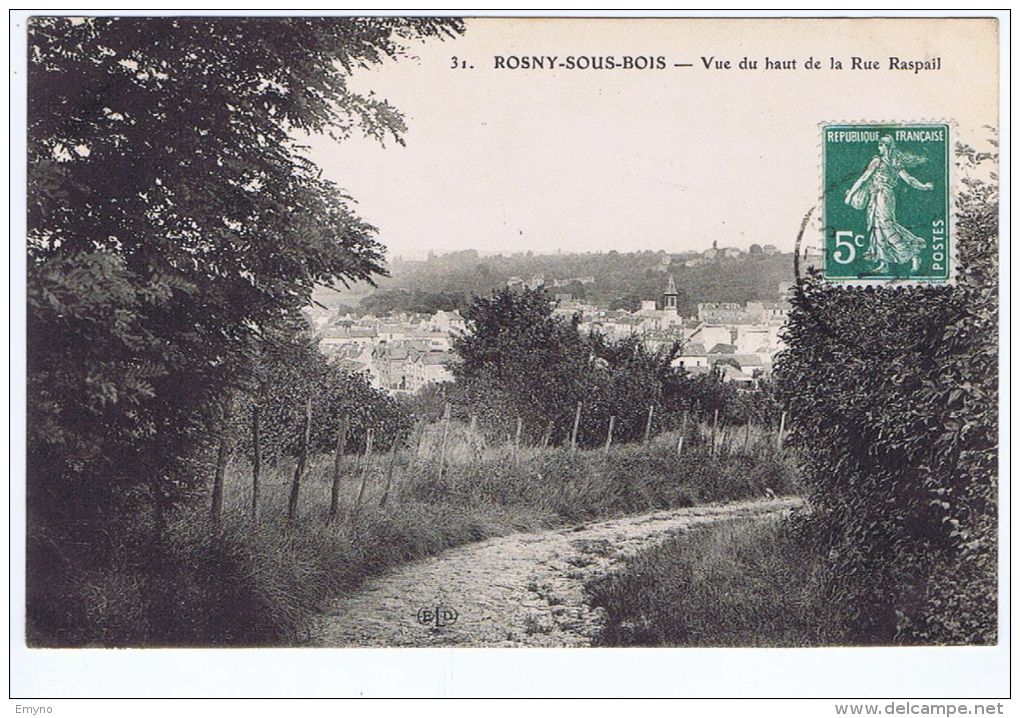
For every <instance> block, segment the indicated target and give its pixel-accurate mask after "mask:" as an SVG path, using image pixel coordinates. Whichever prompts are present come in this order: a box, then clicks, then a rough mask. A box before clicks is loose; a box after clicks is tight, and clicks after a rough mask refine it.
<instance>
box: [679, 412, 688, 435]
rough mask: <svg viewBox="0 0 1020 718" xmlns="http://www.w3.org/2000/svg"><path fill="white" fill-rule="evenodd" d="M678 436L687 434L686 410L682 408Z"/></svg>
mask: <svg viewBox="0 0 1020 718" xmlns="http://www.w3.org/2000/svg"><path fill="white" fill-rule="evenodd" d="M680 436H687V410H686V409H684V413H683V418H681V419H680Z"/></svg>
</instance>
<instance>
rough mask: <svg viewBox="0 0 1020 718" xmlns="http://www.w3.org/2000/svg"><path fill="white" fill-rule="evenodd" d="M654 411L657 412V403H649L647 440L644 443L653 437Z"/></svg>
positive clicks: (646, 426) (646, 429)
mask: <svg viewBox="0 0 1020 718" xmlns="http://www.w3.org/2000/svg"><path fill="white" fill-rule="evenodd" d="M654 413H655V404H649V405H648V420H647V421H645V442H644V443H646V444H647V443H648V440H649V439H650V438H651V437H652V415H653V414H654Z"/></svg>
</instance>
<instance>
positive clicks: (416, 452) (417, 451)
mask: <svg viewBox="0 0 1020 718" xmlns="http://www.w3.org/2000/svg"><path fill="white" fill-rule="evenodd" d="M427 424H428V420H427V419H426V418H425V417H424V416H423V417H422V418H420V419H418V436H417V438H416V439H415V442H414V447H413V449H412V451H413V453H412V454H411V463H414V461H415V460H416V459H418V458H419V457H421V447H422V444H424V443H425V426H426V425H427Z"/></svg>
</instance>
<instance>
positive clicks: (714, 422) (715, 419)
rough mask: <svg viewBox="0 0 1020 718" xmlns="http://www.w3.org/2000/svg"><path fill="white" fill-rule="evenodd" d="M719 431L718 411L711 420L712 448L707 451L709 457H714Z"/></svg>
mask: <svg viewBox="0 0 1020 718" xmlns="http://www.w3.org/2000/svg"><path fill="white" fill-rule="evenodd" d="M718 430H719V410H718V409H716V410H715V416H714V417H713V418H712V446H711V447H710V449H709V456H715V451H716V438H717V432H718Z"/></svg>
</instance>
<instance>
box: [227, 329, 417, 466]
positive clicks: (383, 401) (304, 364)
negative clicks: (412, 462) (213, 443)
mask: <svg viewBox="0 0 1020 718" xmlns="http://www.w3.org/2000/svg"><path fill="white" fill-rule="evenodd" d="M254 376H255V380H254V382H253V383H252V384H251V387H250V388H248V389H246V390H244V391H241V392H238V394H237V395H236V396H235V400H234V405H233V407H232V413H231V425H232V432H231V433H232V438H233V441H234V442H235V445H236V446H237V449H238V450H240V451H242V452H244V454H245V455H247V456H248V457H249V458H251V457H252V455H253V445H252V421H253V411H254V408H255V406H258V408H259V429H260V441H259V447H260V450H261V452H262V458H263V460H265V461H269V462H277V461H279V460H280V459H282V458H284V457H295V456H297V455H298V453H299V452H300V450H301V444H302V442H303V435H304V422H305V410H306V405H307V402H308V401H309V400H310V401H311V409H312V430H311V434H310V441H309V451H310V452H311V453H326V452H331V451H333V450H335V448H336V442H337V436H338V434H339V431H340V426H341V423H342V421H343V417H344V416H345V415H346V416H348V417H349V424H348V434H347V441H346V444H345V450H346V451H364V448H365V443H366V432H367V430H368V429H369V428H371V429H373V431H374V438H373V443H374V446H375V447H376V448H379V449H385V448H387V447H389V446H390V445H391V444H392V442H393V441H394V440H395V439H398V438H400V437H406V436H407V435H408V434H409V433H410V429H411V419H410V415H409V414H408V412H407V411H406V410H405V409H404V408H403V407H402V406H401V405H400V404H398V402H397V401H396V400H395V399H394V398H393V397H391V396H390V395H388V394H387V393H386V392H384V391H382V390H380V389H375V388H373V387H372V386H371V384H370V383H369V381H368V379H367V378H366V377H364V376H363V375H361V374H351V373H348V372H345V371H343V370H342V369H340V368H339V367H338V366H336V365H335V364H334V363H332V362H331V361H330V360H329V358H328V357H327V356H326V355H324V354H323V353H322V352H320V351H319V348H318V340H317V339H316V338H315V337H314V336H313V335H312V334H311V332H310V331H309V330H308V329H307V328H306V327H305V328H299V329H297V330H295V329H294V328H293V327H286V328H282V327H281V328H278V330H277V331H275V332H272V333H267V335H266V336H265V337H264V338H263V340H262V341H261V342H259V344H258V347H257V355H256V357H255V359H254Z"/></svg>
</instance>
